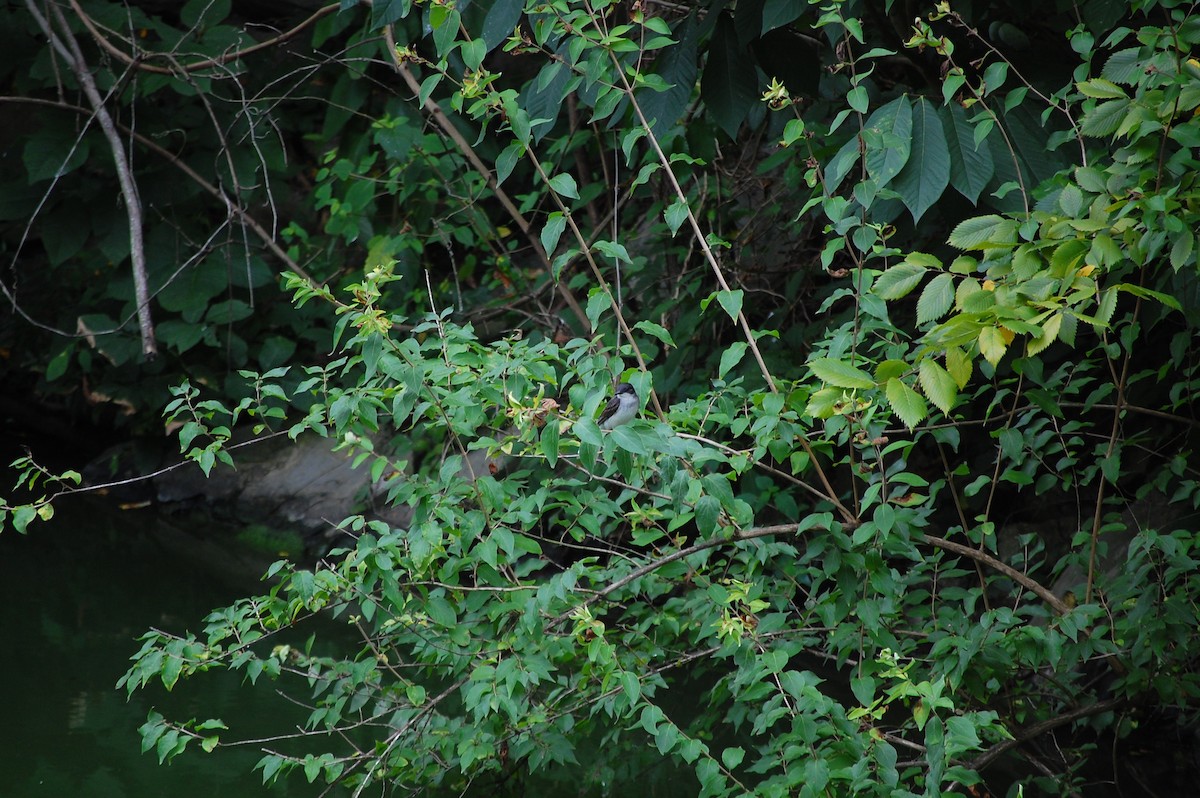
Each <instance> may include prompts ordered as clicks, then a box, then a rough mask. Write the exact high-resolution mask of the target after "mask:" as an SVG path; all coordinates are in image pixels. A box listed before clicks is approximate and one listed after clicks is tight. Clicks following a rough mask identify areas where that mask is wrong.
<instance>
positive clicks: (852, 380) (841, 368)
mask: <svg viewBox="0 0 1200 798" xmlns="http://www.w3.org/2000/svg"><path fill="white" fill-rule="evenodd" d="M808 367H809V368H810V369H812V372H813V374H815V375H816V376H817V379H819V380H821V381H822V382H824V383H826V384H827V385H833V386H835V387H837V388H874V387H875V380H873V379H872V378H871V375H870V374H868V373H867V372H865V371H863V370H862V369H860V368H858V367H856V366H852V365H850V364H849V363H847V362H845V361H843V360H835V359H834V358H831V357H822V358H818V359H816V360H814V361H812V362H811V363H809V364H808Z"/></svg>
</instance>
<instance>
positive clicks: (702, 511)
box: [617, 427, 721, 537]
mask: <svg viewBox="0 0 1200 798" xmlns="http://www.w3.org/2000/svg"><path fill="white" fill-rule="evenodd" d="M617 429H622V427H617ZM720 515H721V502H720V501H718V500H717V498H716V497H715V496H708V495H704V496H701V497H700V500H699V501H697V502H696V528H697V529H699V530H700V534H701V535H703V536H705V537H708V536H709V535H711V534H712V533H713V532H715V531H717V520H718V518H719V517H720Z"/></svg>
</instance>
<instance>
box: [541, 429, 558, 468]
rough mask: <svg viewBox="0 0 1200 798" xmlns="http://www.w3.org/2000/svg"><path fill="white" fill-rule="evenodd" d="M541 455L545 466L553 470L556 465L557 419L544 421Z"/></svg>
mask: <svg viewBox="0 0 1200 798" xmlns="http://www.w3.org/2000/svg"><path fill="white" fill-rule="evenodd" d="M542 454H543V455H545V456H546V464H547V465H549V466H550V467H551V468H554V466H555V464H557V463H558V419H557V418H554V417H551V418H548V419H546V426H544V427H542Z"/></svg>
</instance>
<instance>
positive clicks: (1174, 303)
mask: <svg viewBox="0 0 1200 798" xmlns="http://www.w3.org/2000/svg"><path fill="white" fill-rule="evenodd" d="M1113 288H1115V289H1116V290H1118V291H1124V292H1126V293H1129V294H1133V295H1134V296H1136V297H1141V298H1142V299H1153V300H1155V301H1156V302H1161V303H1162V304H1164V305H1166V306H1167V307H1169V308H1170V309H1171V310H1176V311H1180V312H1182V311H1183V306H1182V305H1180V304H1179V300H1178V299H1176V298H1175V297H1173V296H1171V295H1170V294H1164V293H1162V292H1161V291H1153V290H1151V289H1149V288H1143V287H1142V286H1140V285H1135V284H1133V283H1118V284H1117V285H1115V286H1113ZM1110 290H1111V289H1110ZM1096 315H1097V316H1099V315H1100V314H1099V313H1097V314H1096ZM1108 317H1109V318H1111V317H1112V313H1111V312H1109V314H1108Z"/></svg>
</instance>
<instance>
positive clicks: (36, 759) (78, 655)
mask: <svg viewBox="0 0 1200 798" xmlns="http://www.w3.org/2000/svg"><path fill="white" fill-rule="evenodd" d="M267 564H268V562H267V560H265V559H261V555H250V554H239V553H238V552H237V550H236V549H231V548H230V546H229V545H227V544H226V543H224V542H217V541H205V540H204V539H202V538H200V537H197V533H196V531H195V530H192V531H185V530H183V529H181V528H179V527H177V526H175V525H173V524H171V523H168V522H165V521H163V520H161V519H158V518H156V517H155V516H154V515H153V514H152V513H149V512H146V511H128V512H123V511H120V510H118V509H116V508H115V507H113V506H111V505H110V504H105V503H103V502H96V501H89V502H81V501H75V502H64V503H62V504H61V505H59V507H58V513H57V515H56V517H55V518H54V520H53V521H52V522H51V523H50V524H40V525H37V524H35V525H34V526H32V527H31V528H30V532H29V534H28V535H26V536H21V535H17V534H15V533H13V532H11V531H5V532H3V533H0V598H2V601H0V606H2V608H3V609H0V624H2V625H0V630H2V633H3V641H4V642H3V647H2V648H0V652H2V653H0V685H3V688H0V698H2V707H3V709H2V710H0V718H3V720H2V723H3V731H0V798H34V796H37V797H38V798H40V797H41V796H47V798H50V797H51V796H52V797H53V798H66V797H67V796H78V797H79V798H149V797H150V796H155V797H156V798H157V796H171V797H172V798H191V797H192V796H223V797H224V796H228V797H229V798H240V797H241V796H308V795H313V796H315V795H318V794H319V793H320V789H319V785H318V786H310V785H308V784H306V783H304V780H303V778H299V779H296V778H291V779H288V781H287V782H286V783H285V784H284V785H282V786H278V787H275V788H273V789H268V788H266V787H263V786H262V780H261V778H260V776H259V774H258V773H256V772H254V771H253V766H254V763H255V762H257V761H258V759H259V758H261V756H262V752H261V750H259V746H247V747H245V748H232V749H218V750H217V751H216V752H214V753H212V754H205V753H204V752H202V751H201V750H200V749H199V748H198V747H189V749H188V750H187V752H185V753H184V754H183V755H181V756H180V757H179V758H177V759H176V760H175V761H174V762H173V763H171V764H170V765H161V766H160V765H159V764H158V760H157V757H156V756H155V755H154V753H153V752H151V753H147V754H142V753H141V740H140V738H139V736H138V733H137V727H138V726H139V725H141V724H142V723H143V722H145V719H146V715H147V713H148V712H149V711H150V710H151V709H157V710H158V711H160V712H162V713H163V714H164V715H166V716H167V717H168V718H176V719H187V718H190V717H197V718H201V719H204V718H209V717H218V718H222V719H223V720H224V721H225V722H226V723H227V724H228V725H229V726H230V727H231V729H232V731H233V733H235V734H236V736H238V737H239V738H254V737H257V736H259V735H267V734H270V733H271V732H272V731H274V732H275V733H278V732H279V731H280V730H281V729H286V728H288V727H289V726H291V727H293V728H294V727H295V725H296V724H298V723H301V722H302V721H303V717H304V715H305V714H306V713H305V712H304V711H303V710H300V709H298V708H296V707H294V706H292V705H290V704H288V703H286V702H284V701H283V700H282V699H280V698H279V697H278V696H276V695H275V694H274V692H273V691H271V690H270V689H265V690H264V689H261V688H262V686H263V685H262V684H260V685H259V687H260V689H257V690H255V689H251V688H250V687H249V686H248V685H243V684H242V683H241V677H240V675H238V674H229V673H224V672H216V673H208V674H204V675H203V676H200V677H197V678H194V679H190V680H188V681H187V682H184V683H181V685H180V686H179V687H177V688H176V690H177V692H176V693H175V694H171V693H167V691H166V690H164V689H162V688H156V689H153V690H146V691H141V692H139V693H136V694H135V695H134V696H133V698H132V699H130V700H126V698H125V693H124V691H123V690H122V691H118V690H116V689H115V685H116V683H117V680H118V679H119V678H120V677H121V675H122V674H123V673H124V672H125V669H126V667H127V665H128V660H129V657H130V656H131V655H132V654H133V653H134V652H135V651H137V649H138V648H139V646H140V643H138V642H137V641H136V638H137V637H138V636H139V635H140V634H142V633H143V632H145V631H146V630H147V629H149V628H151V627H155V628H158V629H162V630H164V631H170V632H175V633H181V632H184V631H185V630H188V629H192V630H198V629H199V628H200V627H201V626H202V623H201V621H202V619H203V617H204V616H205V615H206V614H207V613H208V612H209V611H210V610H212V609H214V608H216V607H220V606H224V605H225V604H228V603H230V602H232V601H233V600H235V599H237V598H239V597H241V596H246V595H253V594H256V593H260V592H263V591H264V589H265V587H264V585H263V584H262V583H261V582H260V581H259V579H258V577H259V575H260V574H261V573H262V572H263V570H265V567H266V565H267ZM338 794H340V793H338Z"/></svg>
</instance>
